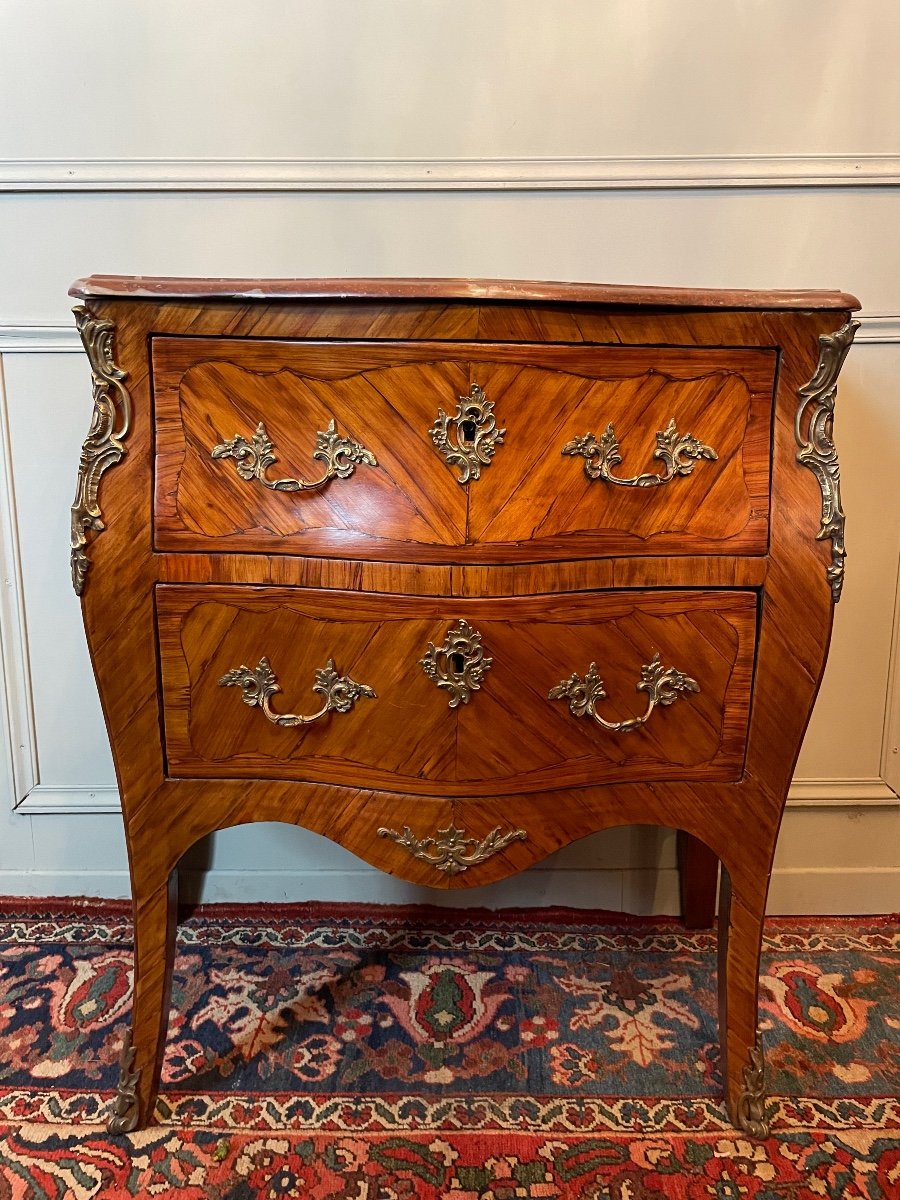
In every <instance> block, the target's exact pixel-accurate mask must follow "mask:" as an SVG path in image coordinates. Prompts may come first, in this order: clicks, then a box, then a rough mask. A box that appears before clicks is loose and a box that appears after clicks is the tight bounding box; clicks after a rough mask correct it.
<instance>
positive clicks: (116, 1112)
mask: <svg viewBox="0 0 900 1200" xmlns="http://www.w3.org/2000/svg"><path fill="white" fill-rule="evenodd" d="M139 1078H140V1071H135V1069H134V1046H133V1045H132V1042H131V1030H130V1029H128V1030H126V1032H125V1040H124V1041H123V1042H122V1052H121V1054H120V1056H119V1084H118V1087H117V1088H116V1097H115V1099H114V1100H113V1105H112V1112H111V1113H110V1117H109V1120H108V1121H107V1123H106V1129H107V1132H108V1133H111V1134H113V1135H114V1136H118V1135H120V1134H123V1133H131V1132H132V1131H133V1130H135V1129H137V1123H138V1099H137V1087H138V1079H139Z"/></svg>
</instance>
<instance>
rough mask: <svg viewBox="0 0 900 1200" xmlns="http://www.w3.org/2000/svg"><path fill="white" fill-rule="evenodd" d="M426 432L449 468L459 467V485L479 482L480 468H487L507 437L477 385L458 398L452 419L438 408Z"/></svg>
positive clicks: (474, 384) (490, 403)
mask: <svg viewBox="0 0 900 1200" xmlns="http://www.w3.org/2000/svg"><path fill="white" fill-rule="evenodd" d="M451 425H452V426H453V434H452V439H451V433H450V426H451ZM428 432H429V433H430V434H431V440H432V441H433V442H434V445H435V448H436V449H437V450H438V452H439V453H440V454H442V455H443V456H444V458H445V459H446V461H447V464H448V466H456V467H459V479H458V480H457V482H458V483H462V484H467V483H469V482H470V481H472V480H474V479H480V478H481V468H482V467H488V466H490V464H491V459H492V458H493V457H494V453H495V451H496V449H497V447H498V446H499V445H500V443H501V442H502V441H503V438H504V436H505V435H506V430H505V429H498V428H497V419H496V417H495V416H494V404H493V401H492V400H488V398H487V397H486V396H485V394H484V392H483V390H482V389H481V387H480V386H479V385H478V384H477V383H473V384H472V386H471V387H470V388H469V394H468V396H459V397H458V398H457V404H456V414H455V415H454V416H452V417H451V416H449V415H448V414H447V413H445V412H444V410H443V409H442V408H439V409H438V415H437V420H436V421H435V423H434V424H433V425H432V427H431V428H430V429H429V431H428Z"/></svg>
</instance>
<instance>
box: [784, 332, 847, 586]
mask: <svg viewBox="0 0 900 1200" xmlns="http://www.w3.org/2000/svg"><path fill="white" fill-rule="evenodd" d="M857 329H859V321H848V322H847V324H846V325H842V326H841V328H840V329H838V330H837V332H836V333H823V334H822V335H821V336H820V338H819V361H818V364H817V365H816V369H815V372H814V374H813V377H812V379H811V380H810V381H809V383H807V384H806V385H805V387H802V388H800V391H799V393H798V394H799V396H800V403H799V405H798V406H797V415H796V417H795V419H794V437H795V438H796V441H797V445H798V446H799V450H798V452H797V462H799V463H802V464H803V466H804V467H809V469H810V470H811V471H812V472H813V474H814V475H815V477H816V479H818V481H819V487H820V488H821V489H822V523H821V526H820V528H819V532H818V533H817V534H816V537H817V538H818V539H820V540H821V539H824V538H830V539H831V566H830V567H828V568H827V569H826V572H825V575H826V578H827V580H828V583H829V584H830V586H831V599H832V601H833V602H834V603H835V604H837V602H838V600H840V598H841V589H842V588H843V586H844V561H845V559H846V557H847V552H846V549H845V546H844V510H843V508H842V507H841V469H840V464H839V463H838V454H837V449H836V447H835V444H834V442H833V440H832V426H833V423H834V401H835V397H836V395H837V380H838V375H840V373H841V367H842V366H843V365H844V359H845V358H846V357H847V352H848V350H849V349H850V347H851V345H852V344H853V338H854V337H855V335H856V331H857ZM810 405H812V406H813V407H812V411H811V413H810V418H809V426H808V432H807V433H806V434H804V433H803V430H802V428H801V426H802V424H803V416H804V414H805V412H806V410H807V408H809V406H810Z"/></svg>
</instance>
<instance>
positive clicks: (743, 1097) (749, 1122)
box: [735, 1035, 769, 1138]
mask: <svg viewBox="0 0 900 1200" xmlns="http://www.w3.org/2000/svg"><path fill="white" fill-rule="evenodd" d="M742 1082H743V1085H744V1086H743V1088H742V1090H741V1093H740V1095H739V1096H738V1099H737V1108H736V1111H735V1124H736V1125H737V1126H738V1128H739V1129H742V1130H743V1131H744V1133H746V1134H749V1136H750V1137H754V1138H765V1137H768V1136H769V1122H768V1120H767V1119H766V1091H765V1064H764V1062H763V1052H762V1045H761V1044H760V1040H759V1036H758V1035H757V1038H756V1045H755V1046H751V1047H750V1054H749V1060H748V1062H747V1065H746V1066H745V1067H744V1072H743V1075H742Z"/></svg>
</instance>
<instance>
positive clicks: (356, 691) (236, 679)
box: [219, 658, 375, 726]
mask: <svg viewBox="0 0 900 1200" xmlns="http://www.w3.org/2000/svg"><path fill="white" fill-rule="evenodd" d="M219 687H239V688H240V689H241V691H242V692H243V693H244V694H243V696H242V697H241V699H242V700H243V701H244V703H245V704H249V705H250V707H251V708H255V707H257V706H259V708H261V709H262V711H263V713H264V715H265V717H266V719H267V720H269V721H271V722H272V724H273V725H287V726H293V725H311V724H312V722H313V721H318V720H319V718H320V717H324V716H325V714H326V713H329V712H339V713H346V712H349V711H350V709H351V708H352V707H353V705H354V704H355V703H356V701H357V700H361V699H365V700H374V699H375V693H374V691H373V690H372V689H371V688H370V687H367V686H366V684H364V683H357V682H356V680H355V679H351V678H350V676H349V675H338V673H337V671H335V669H334V662H333V661H332V660H331V659H330V658H329V660H328V662H327V663H326V664H325V666H324V667H322V668H320V669H319V670H318V671H316V682H315V683H314V684H313V691H314V692H318V693H319V694H320V695H321V696H324V697H325V703H324V704H323V705H322V707H321V708H320V709H319V711H318V712H317V713H313V714H312V716H311V717H300V716H296V715H295V714H294V713H285V714H283V715H281V716H279V715H278V713H274V712H272V709H271V706H270V701H271V699H272V697H273V696H274V695H276V694H277V693H278V692H280V691H281V687H280V686H279V684H278V680H277V679H276V677H275V672H274V671H273V670H272V667H271V666H270V664H269V660H268V659H267V658H261V659H260V660H259V666H258V667H257V668H256V670H251V669H250V668H249V667H244V666H241V667H235V668H234V669H233V670H231V671H226V672H225V674H224V675H223V676H222V678H221V679H220V680H219Z"/></svg>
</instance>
